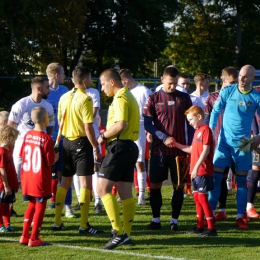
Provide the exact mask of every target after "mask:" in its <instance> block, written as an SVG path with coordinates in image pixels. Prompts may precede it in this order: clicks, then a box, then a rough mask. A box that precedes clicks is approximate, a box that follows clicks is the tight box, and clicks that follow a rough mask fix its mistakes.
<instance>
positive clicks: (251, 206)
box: [246, 202, 254, 211]
mask: <svg viewBox="0 0 260 260" xmlns="http://www.w3.org/2000/svg"><path fill="white" fill-rule="evenodd" d="M251 208H254V204H253V203H250V202H247V204H246V211H248V210H250V209H251Z"/></svg>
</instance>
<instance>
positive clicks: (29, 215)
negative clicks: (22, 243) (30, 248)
mask: <svg viewBox="0 0 260 260" xmlns="http://www.w3.org/2000/svg"><path fill="white" fill-rule="evenodd" d="M35 204H36V201H35V200H30V201H29V204H28V207H27V209H26V211H25V213H24V219H23V233H22V236H23V237H27V238H28V237H30V229H31V224H32V220H33V216H34V212H35Z"/></svg>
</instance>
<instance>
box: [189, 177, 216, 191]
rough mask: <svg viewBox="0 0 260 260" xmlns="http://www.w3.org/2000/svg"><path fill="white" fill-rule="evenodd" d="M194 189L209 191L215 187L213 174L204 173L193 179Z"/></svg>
mask: <svg viewBox="0 0 260 260" xmlns="http://www.w3.org/2000/svg"><path fill="white" fill-rule="evenodd" d="M192 187H193V191H198V192H199V193H207V192H208V191H211V190H213V189H214V183H213V176H208V175H202V176H197V177H196V178H194V179H192Z"/></svg>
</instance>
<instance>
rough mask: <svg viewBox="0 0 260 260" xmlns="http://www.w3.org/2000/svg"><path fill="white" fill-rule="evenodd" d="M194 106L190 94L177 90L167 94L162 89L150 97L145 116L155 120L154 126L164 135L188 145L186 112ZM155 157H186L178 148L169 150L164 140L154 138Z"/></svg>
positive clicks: (144, 112)
mask: <svg viewBox="0 0 260 260" xmlns="http://www.w3.org/2000/svg"><path fill="white" fill-rule="evenodd" d="M191 106H192V102H191V99H190V96H189V94H187V93H184V92H180V91H178V90H175V91H174V92H173V93H166V92H164V91H163V90H162V89H161V90H159V91H158V92H155V93H153V94H152V95H150V97H149V99H148V103H147V104H146V105H145V107H144V111H143V115H144V116H149V117H152V118H153V124H154V126H155V127H156V128H157V129H158V130H160V131H161V132H162V133H164V134H166V135H168V136H171V137H174V138H175V140H176V141H177V142H178V143H181V144H186V139H185V124H186V117H185V115H184V112H185V111H186V110H187V109H189V108H190V107H191ZM152 154H153V155H154V156H162V155H164V156H172V155H184V154H185V153H183V152H182V151H181V150H179V149H177V148H168V147H167V146H166V145H165V144H164V143H163V141H162V140H160V139H158V138H155V137H153V143H152Z"/></svg>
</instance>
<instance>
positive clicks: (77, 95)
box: [58, 88, 93, 140]
mask: <svg viewBox="0 0 260 260" xmlns="http://www.w3.org/2000/svg"><path fill="white" fill-rule="evenodd" d="M75 90H76V91H75ZM65 110H66V117H65V120H64V124H63V129H62V135H63V136H65V137H66V138H68V139H69V140H75V139H78V138H80V137H83V136H86V132H85V127H84V124H87V123H93V101H92V99H91V97H90V96H88V95H87V94H86V92H85V90H82V89H79V88H78V89H72V90H71V91H69V92H67V93H65V94H64V95H62V96H61V98H60V101H59V105H58V120H61V117H62V114H63V113H64V111H65Z"/></svg>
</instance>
